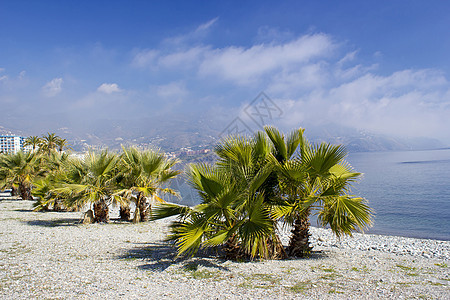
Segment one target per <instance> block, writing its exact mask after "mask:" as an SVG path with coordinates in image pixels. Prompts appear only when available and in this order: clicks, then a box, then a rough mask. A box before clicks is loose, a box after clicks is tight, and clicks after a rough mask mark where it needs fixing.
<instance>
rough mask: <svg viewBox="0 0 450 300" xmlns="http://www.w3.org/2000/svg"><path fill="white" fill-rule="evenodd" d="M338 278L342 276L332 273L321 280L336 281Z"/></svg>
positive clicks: (321, 277)
mask: <svg viewBox="0 0 450 300" xmlns="http://www.w3.org/2000/svg"><path fill="white" fill-rule="evenodd" d="M338 277H342V275H340V274H336V273H330V274H325V275H322V276H320V277H319V278H320V279H325V280H334V279H336V278H338Z"/></svg>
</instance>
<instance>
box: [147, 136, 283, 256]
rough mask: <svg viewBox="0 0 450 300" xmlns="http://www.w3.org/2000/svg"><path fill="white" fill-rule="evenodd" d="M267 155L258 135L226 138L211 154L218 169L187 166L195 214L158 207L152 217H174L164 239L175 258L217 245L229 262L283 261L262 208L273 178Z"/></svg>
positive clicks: (266, 211) (190, 210) (265, 142)
mask: <svg viewBox="0 0 450 300" xmlns="http://www.w3.org/2000/svg"><path fill="white" fill-rule="evenodd" d="M269 150H270V147H269V143H268V140H267V139H266V138H264V136H263V135H262V134H258V135H257V136H256V137H255V138H254V139H247V138H243V137H229V138H227V139H226V140H224V141H223V142H222V143H221V144H220V145H218V146H217V147H216V149H215V152H216V154H217V155H218V156H219V161H218V163H217V164H215V165H208V164H197V165H190V167H189V168H188V170H187V174H188V178H189V182H190V184H191V185H192V186H193V187H194V188H195V189H196V190H197V191H198V193H199V195H200V197H201V199H202V203H201V204H200V205H198V206H196V207H194V208H189V207H184V206H179V205H175V204H162V205H159V206H158V207H157V208H155V213H154V215H153V217H154V218H155V219H157V218H163V217H167V216H171V215H178V216H179V220H178V221H176V222H173V223H172V225H171V232H172V234H171V235H170V236H169V239H172V240H175V242H176V246H177V248H178V253H179V254H180V255H181V254H184V253H186V254H190V255H193V254H195V253H196V252H197V251H198V250H199V249H200V248H201V247H216V246H219V245H221V246H222V249H223V251H224V253H225V256H226V257H228V258H231V259H238V258H244V257H256V256H259V257H261V258H276V257H284V251H283V248H282V246H281V242H280V240H279V238H278V237H277V235H276V227H275V224H274V220H272V219H271V217H270V214H269V212H270V210H269V208H270V207H269V206H268V205H266V203H265V194H264V186H263V185H264V183H265V182H266V180H267V178H268V177H269V175H270V174H271V173H272V170H271V167H270V165H267V164H265V161H266V156H267V155H268V154H269V153H270V151H269Z"/></svg>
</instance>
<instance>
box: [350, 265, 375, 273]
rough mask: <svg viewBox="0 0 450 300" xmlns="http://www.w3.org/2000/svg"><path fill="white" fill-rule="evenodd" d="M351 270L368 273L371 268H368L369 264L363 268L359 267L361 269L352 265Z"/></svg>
mask: <svg viewBox="0 0 450 300" xmlns="http://www.w3.org/2000/svg"><path fill="white" fill-rule="evenodd" d="M350 270H351V271H353V272H364V273H367V272H369V271H370V270H369V268H367V266H363V267H362V268H359V269H358V268H357V267H352V268H351V269H350Z"/></svg>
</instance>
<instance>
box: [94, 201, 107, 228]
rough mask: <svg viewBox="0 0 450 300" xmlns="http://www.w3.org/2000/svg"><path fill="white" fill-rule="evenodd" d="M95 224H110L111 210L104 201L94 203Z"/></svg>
mask: <svg viewBox="0 0 450 300" xmlns="http://www.w3.org/2000/svg"><path fill="white" fill-rule="evenodd" d="M94 216H95V217H94V222H96V223H108V222H109V208H108V205H107V204H106V202H105V200H104V199H101V200H99V201H97V202H95V203H94Z"/></svg>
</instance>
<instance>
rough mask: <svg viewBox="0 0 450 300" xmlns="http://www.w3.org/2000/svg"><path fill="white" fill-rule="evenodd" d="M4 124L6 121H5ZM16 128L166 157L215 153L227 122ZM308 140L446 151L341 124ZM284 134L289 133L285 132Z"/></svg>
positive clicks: (355, 147)
mask: <svg viewBox="0 0 450 300" xmlns="http://www.w3.org/2000/svg"><path fill="white" fill-rule="evenodd" d="M0 122H1V121H0ZM14 124H15V126H14V127H13V128H11V127H7V124H2V123H0V133H1V134H6V133H14V134H17V135H23V136H29V135H43V134H45V133H47V132H55V133H56V134H57V135H59V136H61V137H63V138H65V139H67V140H68V141H69V143H70V144H71V146H72V148H73V149H74V151H78V152H81V151H86V150H88V149H90V148H93V149H102V148H109V149H111V150H120V148H121V146H122V145H124V146H131V145H134V146H138V147H141V148H148V147H153V148H161V149H162V150H164V151H166V152H172V151H177V150H179V149H180V148H191V149H192V150H196V149H202V148H213V147H214V145H215V144H216V143H217V142H218V140H219V136H220V135H221V132H222V131H223V129H224V128H226V126H227V122H225V121H223V120H218V119H214V116H208V115H203V116H189V115H182V116H180V115H178V116H170V117H166V116H160V117H154V118H139V119H133V120H130V119H98V120H95V121H90V122H80V123H75V122H72V123H71V122H64V121H63V120H61V121H59V122H54V123H53V126H54V127H56V126H57V127H56V128H54V127H51V126H50V125H48V127H46V128H45V129H44V130H42V131H40V132H37V129H38V128H37V126H32V127H28V128H27V127H25V126H23V127H20V123H14ZM55 125H56V126H55ZM302 127H304V128H306V130H305V135H306V136H307V138H308V139H309V140H310V141H312V142H322V141H326V142H330V143H332V144H343V145H346V147H347V149H348V151H350V152H363V151H395V150H427V149H437V148H442V147H445V145H444V144H443V143H442V142H440V141H438V140H436V139H432V138H404V137H393V136H389V135H382V134H376V133H372V132H369V131H365V130H357V129H353V128H347V127H343V126H338V125H336V124H327V125H321V126H316V125H310V124H303V125H302ZM283 130H285V132H287V131H289V129H283Z"/></svg>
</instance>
